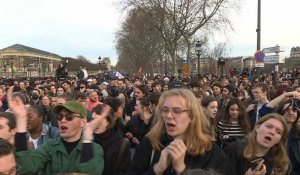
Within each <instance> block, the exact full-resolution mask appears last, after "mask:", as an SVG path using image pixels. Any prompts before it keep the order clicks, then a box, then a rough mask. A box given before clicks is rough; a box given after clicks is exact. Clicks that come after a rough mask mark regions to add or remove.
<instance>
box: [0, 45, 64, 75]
mask: <svg viewBox="0 0 300 175" xmlns="http://www.w3.org/2000/svg"><path fill="white" fill-rule="evenodd" d="M60 61H61V56H59V55H57V54H54V53H50V52H47V51H43V50H39V49H35V48H31V47H28V46H24V45H21V44H15V45H12V46H9V47H6V48H4V49H2V50H0V72H1V73H2V74H5V73H8V72H11V73H14V74H15V75H21V74H22V73H23V74H27V75H28V72H30V73H31V72H35V73H38V74H40V75H41V74H42V73H44V74H45V73H46V72H47V73H49V72H50V73H51V72H54V71H55V68H56V67H57V66H58V64H59V63H60Z"/></svg>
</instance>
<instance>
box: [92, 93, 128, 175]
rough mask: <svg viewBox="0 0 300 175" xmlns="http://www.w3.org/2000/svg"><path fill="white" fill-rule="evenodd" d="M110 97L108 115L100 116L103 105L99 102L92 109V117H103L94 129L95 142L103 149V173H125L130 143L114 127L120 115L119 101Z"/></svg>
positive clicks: (115, 174)
mask: <svg viewBox="0 0 300 175" xmlns="http://www.w3.org/2000/svg"><path fill="white" fill-rule="evenodd" d="M117 101H118V99H116V98H113V97H110V98H108V99H107V101H106V104H107V103H109V104H108V105H110V107H111V110H112V111H111V112H110V114H109V115H108V117H103V116H101V112H102V110H103V107H104V105H103V104H99V105H97V106H96V107H95V108H94V109H93V114H92V115H93V118H94V119H95V118H103V119H102V120H101V122H100V124H99V126H98V127H97V129H96V130H95V131H94V138H95V142H96V143H98V144H100V145H101V146H102V147H103V150H104V171H103V175H117V174H125V173H126V172H127V171H128V170H129V167H130V163H131V160H130V158H131V155H130V144H129V142H128V141H127V140H126V139H125V138H123V137H122V136H123V135H122V134H121V133H120V132H119V131H118V128H115V126H116V124H117V122H118V118H120V117H121V114H122V111H120V110H122V108H121V102H117Z"/></svg>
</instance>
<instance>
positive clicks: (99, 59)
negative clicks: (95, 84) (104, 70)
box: [98, 56, 102, 72]
mask: <svg viewBox="0 0 300 175" xmlns="http://www.w3.org/2000/svg"><path fill="white" fill-rule="evenodd" d="M101 59H102V58H101V56H99V57H98V61H99V72H100V70H101Z"/></svg>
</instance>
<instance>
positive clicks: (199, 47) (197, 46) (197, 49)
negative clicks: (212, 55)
mask: <svg viewBox="0 0 300 175" xmlns="http://www.w3.org/2000/svg"><path fill="white" fill-rule="evenodd" d="M201 46H202V45H201V43H200V41H197V43H196V51H197V56H198V64H197V65H198V67H197V73H198V78H200V55H201Z"/></svg>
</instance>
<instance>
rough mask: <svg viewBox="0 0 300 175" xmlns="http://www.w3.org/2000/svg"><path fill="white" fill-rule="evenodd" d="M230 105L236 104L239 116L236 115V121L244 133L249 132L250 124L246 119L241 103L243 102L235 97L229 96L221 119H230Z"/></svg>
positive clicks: (225, 120) (227, 120)
mask: <svg viewBox="0 0 300 175" xmlns="http://www.w3.org/2000/svg"><path fill="white" fill-rule="evenodd" d="M232 105H237V106H238V108H239V117H238V122H239V124H240V125H241V128H242V129H243V130H244V132H245V133H249V132H250V124H249V121H248V113H247V112H246V109H245V106H244V104H243V102H242V101H241V100H240V99H238V98H235V97H231V98H230V99H229V101H228V103H227V106H226V108H225V112H224V117H223V119H222V120H223V121H224V122H229V121H230V114H229V110H230V107H231V106H232Z"/></svg>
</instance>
